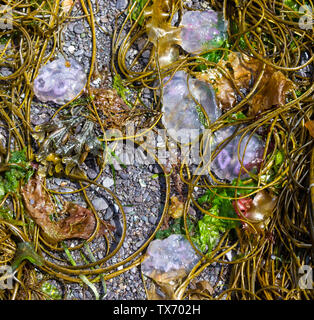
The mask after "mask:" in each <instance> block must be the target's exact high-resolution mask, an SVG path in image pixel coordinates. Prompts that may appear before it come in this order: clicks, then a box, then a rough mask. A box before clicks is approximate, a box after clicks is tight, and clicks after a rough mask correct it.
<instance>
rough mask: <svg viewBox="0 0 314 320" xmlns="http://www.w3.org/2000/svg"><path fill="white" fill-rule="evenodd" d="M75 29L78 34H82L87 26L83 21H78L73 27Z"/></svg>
mask: <svg viewBox="0 0 314 320" xmlns="http://www.w3.org/2000/svg"><path fill="white" fill-rule="evenodd" d="M73 31H74V32H75V33H77V34H81V33H83V32H84V31H85V28H84V26H83V24H82V23H76V24H75V25H74V27H73Z"/></svg>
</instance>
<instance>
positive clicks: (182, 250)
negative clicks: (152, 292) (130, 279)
mask: <svg viewBox="0 0 314 320" xmlns="http://www.w3.org/2000/svg"><path fill="white" fill-rule="evenodd" d="M199 259H200V257H199V256H198V255H197V254H196V253H195V251H194V249H193V247H192V246H191V244H190V243H189V241H188V240H187V239H186V238H185V237H184V236H183V235H181V234H173V235H171V236H169V237H168V238H166V239H164V240H159V239H157V240H154V241H152V242H151V243H150V244H149V246H148V249H147V253H146V259H145V260H144V261H143V263H142V271H143V273H144V274H145V275H146V276H148V277H153V275H154V274H156V273H157V274H163V273H165V272H166V273H171V272H177V271H179V270H180V271H184V272H185V273H186V274H188V273H189V272H190V271H191V270H192V268H193V267H194V266H195V265H196V263H197V262H198V261H199Z"/></svg>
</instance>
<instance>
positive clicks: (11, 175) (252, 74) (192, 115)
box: [0, 0, 314, 300]
mask: <svg viewBox="0 0 314 320" xmlns="http://www.w3.org/2000/svg"><path fill="white" fill-rule="evenodd" d="M108 3H109V2H108ZM110 3H111V2H110ZM190 3H191V1H184V0H136V1H135V0H130V1H128V6H127V7H126V8H125V10H123V11H121V12H120V13H119V14H118V15H117V16H116V19H115V30H114V32H113V34H112V46H111V53H112V56H111V63H110V67H109V69H110V70H108V74H109V73H110V76H111V77H109V76H108V74H106V72H105V71H104V70H98V68H97V56H99V55H101V54H102V50H101V44H100V43H99V42H97V39H96V30H97V32H105V31H104V29H103V28H101V26H100V25H99V23H98V21H97V19H95V15H96V14H97V13H98V11H99V4H98V1H96V0H95V1H91V0H79V1H65V0H64V1H62V2H60V1H50V0H44V1H35V0H26V1H14V0H13V1H10V2H8V3H7V2H6V1H2V2H1V5H2V4H3V5H8V4H9V5H10V6H11V7H12V8H13V9H12V11H11V13H12V26H11V28H4V29H1V30H0V40H1V55H0V97H1V98H0V99H1V108H0V267H4V268H9V269H10V270H11V273H10V274H11V280H12V281H11V283H7V285H1V284H3V278H1V276H2V275H1V274H0V279H1V283H0V299H3V300H9V299H12V300H15V299H34V300H36V299H66V298H67V292H65V291H64V290H62V285H65V284H66V285H68V284H83V285H84V288H85V289H86V290H88V291H89V292H90V293H91V294H93V296H94V298H95V299H100V298H101V297H100V291H99V290H100V289H99V288H101V290H102V291H103V292H105V291H106V282H107V281H109V280H110V279H113V280H114V279H115V278H116V277H117V276H119V275H121V274H122V273H124V272H126V271H128V270H130V269H132V268H134V267H136V266H139V267H140V268H141V275H142V280H143V283H142V284H143V288H144V289H145V293H146V295H147V298H148V299H165V298H166V299H204V300H206V299H207V300H213V299H217V300H222V299H224V300H282V299H283V300H312V299H313V298H314V295H313V292H314V291H313V283H312V279H309V278H306V279H305V277H301V275H302V270H304V268H307V267H308V268H310V269H311V270H312V266H313V259H314V256H313V252H314V251H313V245H314V222H313V221H314V213H313V203H314V188H313V185H314V151H313V146H314V145H313V143H314V140H313V139H314V129H313V128H314V125H313V123H314V119H313V110H314V109H313V105H314V103H313V90H314V84H313V77H314V74H313V25H312V24H311V23H308V13H309V12H313V3H312V2H311V1H307V0H300V1H299V0H296V1H294V0H282V1H270V0H251V1H237V0H232V1H226V0H210V1H207V2H206V3H207V4H208V7H206V5H204V7H193V8H191V7H189V4H190ZM205 7H206V9H204V8H205ZM200 8H202V9H200ZM75 10H78V11H75ZM77 12H79V14H78V13H77ZM74 20H78V21H80V23H82V24H83V23H84V26H85V27H86V29H88V30H89V32H90V34H89V35H90V36H91V37H90V39H91V56H90V65H89V68H88V69H84V67H83V66H81V65H80V64H79V63H77V62H76V61H75V60H74V59H73V58H71V57H66V56H65V54H64V51H63V43H62V41H61V39H62V36H63V35H64V33H65V32H66V29H64V26H65V25H66V24H67V23H69V22H71V21H74ZM134 48H140V49H139V50H137V51H136V52H137V54H135V55H134V54H133V53H134V50H133V49H134ZM147 52H148V53H149V54H147ZM111 78H112V80H113V81H112V83H111V85H110V84H109V85H108V81H109V82H110V79H111ZM94 79H100V81H99V82H97V81H96V82H95V81H93V80H94ZM108 79H109V80H108ZM35 107H36V108H38V107H39V108H45V110H49V111H50V115H51V116H50V118H49V119H48V120H46V121H44V122H43V123H40V124H39V125H37V126H34V125H33V123H32V122H31V115H32V112H33V108H35ZM130 124H133V129H134V128H135V129H134V130H133V131H130V130H128V125H130ZM110 129H115V134H113V131H110ZM190 129H191V130H190ZM109 131H110V132H109ZM117 132H118V133H119V134H118V135H117V134H116V133H117ZM150 135H151V136H153V137H155V138H156V141H157V142H158V143H157V144H156V143H154V141H153V140H152V139H149V136H150ZM119 142H123V143H125V145H126V144H127V143H131V144H133V145H135V146H136V148H137V149H142V151H143V153H145V154H148V155H150V156H151V158H152V159H154V161H155V162H156V163H157V164H158V166H159V167H160V168H161V172H158V174H157V176H158V178H159V179H163V180H164V182H165V188H164V193H163V194H162V197H163V199H162V202H163V206H162V209H161V213H160V216H159V218H158V221H157V222H156V226H155V228H154V229H153V230H152V231H151V233H150V234H147V235H145V237H146V238H145V239H144V241H141V243H140V245H139V246H137V247H136V249H134V248H133V249H132V250H133V251H132V250H131V246H128V245H127V246H123V245H124V243H125V239H126V237H127V234H128V232H129V225H128V221H129V220H128V216H127V214H126V212H125V210H124V209H125V207H124V205H123V204H122V199H119V197H118V196H117V195H116V193H115V192H114V191H113V190H115V188H114V187H115V186H114V187H112V188H110V187H108V186H107V185H105V184H103V183H101V182H100V180H99V178H100V177H101V176H102V175H103V174H104V172H105V167H106V166H109V167H112V162H110V161H112V159H113V158H114V157H115V158H117V156H116V154H115V146H116V145H118V144H119ZM161 154H164V155H166V158H167V157H168V158H167V159H166V161H164V158H163V157H161V156H159V155H161ZM191 154H192V155H193V157H190V155H191ZM169 155H172V157H170V156H169ZM193 159H194V160H195V159H197V160H196V161H193ZM87 163H93V164H94V165H95V167H97V168H98V171H97V172H95V174H94V175H93V178H91V175H90V174H88V173H87V172H86V168H87V165H86V164H87ZM120 164H121V165H122V162H121V161H120ZM55 178H56V179H59V181H61V182H60V183H59V184H60V185H61V187H62V188H63V187H64V186H67V188H63V189H62V188H60V189H58V190H55V189H53V188H50V187H51V185H50V184H49V183H50V182H49V181H51V179H55ZM154 178H156V177H155V175H154ZM139 181H140V183H143V182H142V181H141V179H140V178H139ZM93 190H97V192H98V193H99V194H100V195H101V196H103V197H105V198H106V199H110V201H111V203H112V204H113V205H114V208H116V218H117V219H116V220H119V223H120V224H119V228H117V225H113V224H112V223H111V222H110V223H109V222H108V221H105V220H104V219H103V217H102V215H101V214H100V212H99V211H100V210H99V208H100V207H101V205H102V204H103V203H104V202H100V204H101V205H100V204H99V201H98V202H95V201H92V200H91V198H90V196H91V194H92V192H95V191H93ZM68 195H74V196H77V199H78V200H77V202H76V201H69V198H68V197H67V196H68ZM126 196H127V192H126ZM100 200H102V199H100ZM123 201H125V199H124V200H123ZM141 205H143V206H145V203H144V202H143V203H142V204H141ZM110 221H111V220H110ZM93 244H94V245H95V246H96V247H98V249H99V250H98V254H97V255H96V254H94V253H93V250H91V246H92V245H93ZM123 247H124V248H129V250H130V252H128V256H127V257H126V258H123V259H122V260H119V259H117V260H114V259H113V258H114V257H115V256H116V255H117V254H118V252H119V251H120V249H121V248H123ZM165 252H166V253H165ZM165 254H166V259H165V256H164V255H165ZM213 266H220V273H219V275H218V276H217V277H218V278H217V280H216V281H215V283H211V284H210V283H209V282H208V281H207V280H206V281H205V280H200V279H202V276H204V274H207V275H208V274H209V272H210V271H209V270H211V268H212V267H213ZM1 270H3V269H1ZM51 280H53V282H51ZM56 283H58V284H60V286H59V287H58V288H57V287H55V284H56ZM8 284H10V285H8Z"/></svg>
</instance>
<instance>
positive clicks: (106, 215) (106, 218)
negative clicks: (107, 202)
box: [104, 207, 114, 220]
mask: <svg viewBox="0 0 314 320" xmlns="http://www.w3.org/2000/svg"><path fill="white" fill-rule="evenodd" d="M113 214H114V212H113V210H112V208H110V207H109V208H108V209H107V210H106V214H105V216H104V218H105V220H110V219H111V218H112V217H113Z"/></svg>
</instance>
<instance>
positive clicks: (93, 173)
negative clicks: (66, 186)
mask: <svg viewBox="0 0 314 320" xmlns="http://www.w3.org/2000/svg"><path fill="white" fill-rule="evenodd" d="M87 176H88V178H89V179H91V180H94V179H95V178H96V177H97V172H96V171H95V170H94V169H91V168H89V169H88V170H87Z"/></svg>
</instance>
